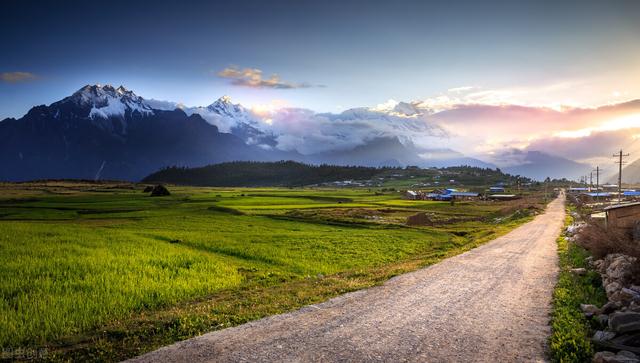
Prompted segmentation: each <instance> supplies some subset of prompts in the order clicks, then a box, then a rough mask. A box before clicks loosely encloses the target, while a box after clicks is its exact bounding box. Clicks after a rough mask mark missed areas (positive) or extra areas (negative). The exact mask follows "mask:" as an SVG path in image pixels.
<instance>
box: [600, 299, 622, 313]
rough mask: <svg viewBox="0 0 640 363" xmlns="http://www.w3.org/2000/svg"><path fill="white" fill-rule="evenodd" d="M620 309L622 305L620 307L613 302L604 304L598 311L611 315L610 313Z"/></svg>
mask: <svg viewBox="0 0 640 363" xmlns="http://www.w3.org/2000/svg"><path fill="white" fill-rule="evenodd" d="M621 307H622V305H620V303H618V302H615V301H609V302H607V303H606V304H604V305H602V308H600V310H602V313H603V314H611V313H612V312H614V311H616V310H618V309H620V308H621Z"/></svg>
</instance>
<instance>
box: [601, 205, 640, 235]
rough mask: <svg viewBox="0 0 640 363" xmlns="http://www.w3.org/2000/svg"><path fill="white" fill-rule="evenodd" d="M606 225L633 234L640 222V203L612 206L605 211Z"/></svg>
mask: <svg viewBox="0 0 640 363" xmlns="http://www.w3.org/2000/svg"><path fill="white" fill-rule="evenodd" d="M604 212H605V213H606V219H605V225H606V227H607V229H609V228H613V229H617V230H621V231H624V232H632V231H633V229H634V227H635V225H636V223H638V222H640V203H629V204H619V205H612V206H610V207H607V208H605V209H604Z"/></svg>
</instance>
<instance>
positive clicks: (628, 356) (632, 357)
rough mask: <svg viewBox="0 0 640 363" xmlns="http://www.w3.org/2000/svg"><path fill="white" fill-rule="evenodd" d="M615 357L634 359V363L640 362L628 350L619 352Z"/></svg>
mask: <svg viewBox="0 0 640 363" xmlns="http://www.w3.org/2000/svg"><path fill="white" fill-rule="evenodd" d="M616 356H618V357H625V358H627V359H634V362H640V359H638V355H637V354H634V353H632V352H630V351H628V350H621V351H619V352H618V354H616Z"/></svg>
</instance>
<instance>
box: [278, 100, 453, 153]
mask: <svg viewBox="0 0 640 363" xmlns="http://www.w3.org/2000/svg"><path fill="white" fill-rule="evenodd" d="M269 120H270V124H269V125H268V129H269V131H270V132H272V133H273V134H274V135H276V141H277V146H276V147H277V148H278V149H280V150H286V151H292V150H295V151H298V152H300V153H301V154H313V153H319V152H328V151H336V150H348V149H353V148H355V147H357V146H360V145H364V144H366V143H367V142H369V141H371V140H374V139H377V138H380V137H397V138H398V139H399V140H400V141H402V142H409V141H410V142H413V143H416V144H417V145H424V146H429V147H436V146H438V147H442V146H444V144H445V143H446V141H445V140H446V136H447V135H446V133H445V132H444V130H442V129H441V128H440V127H439V126H438V125H435V124H432V123H430V122H429V121H428V120H426V119H424V118H422V117H420V116H417V115H416V116H412V117H409V116H403V115H399V114H395V113H386V112H381V111H375V110H372V109H367V108H355V109H350V110H347V111H345V112H342V113H337V114H335V113H315V112H313V111H311V110H307V109H300V108H284V109H279V110H276V111H274V112H272V113H271V115H269Z"/></svg>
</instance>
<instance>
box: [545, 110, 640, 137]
mask: <svg viewBox="0 0 640 363" xmlns="http://www.w3.org/2000/svg"><path fill="white" fill-rule="evenodd" d="M636 128H640V114H634V115H629V116H624V117H620V118H617V119H613V120H610V121H606V122H604V123H603V124H601V125H600V126H598V127H588V128H584V129H579V130H570V131H559V132H556V133H555V134H554V135H553V136H555V137H565V138H578V137H586V136H589V135H591V134H592V133H593V132H601V131H618V130H626V129H636Z"/></svg>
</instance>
